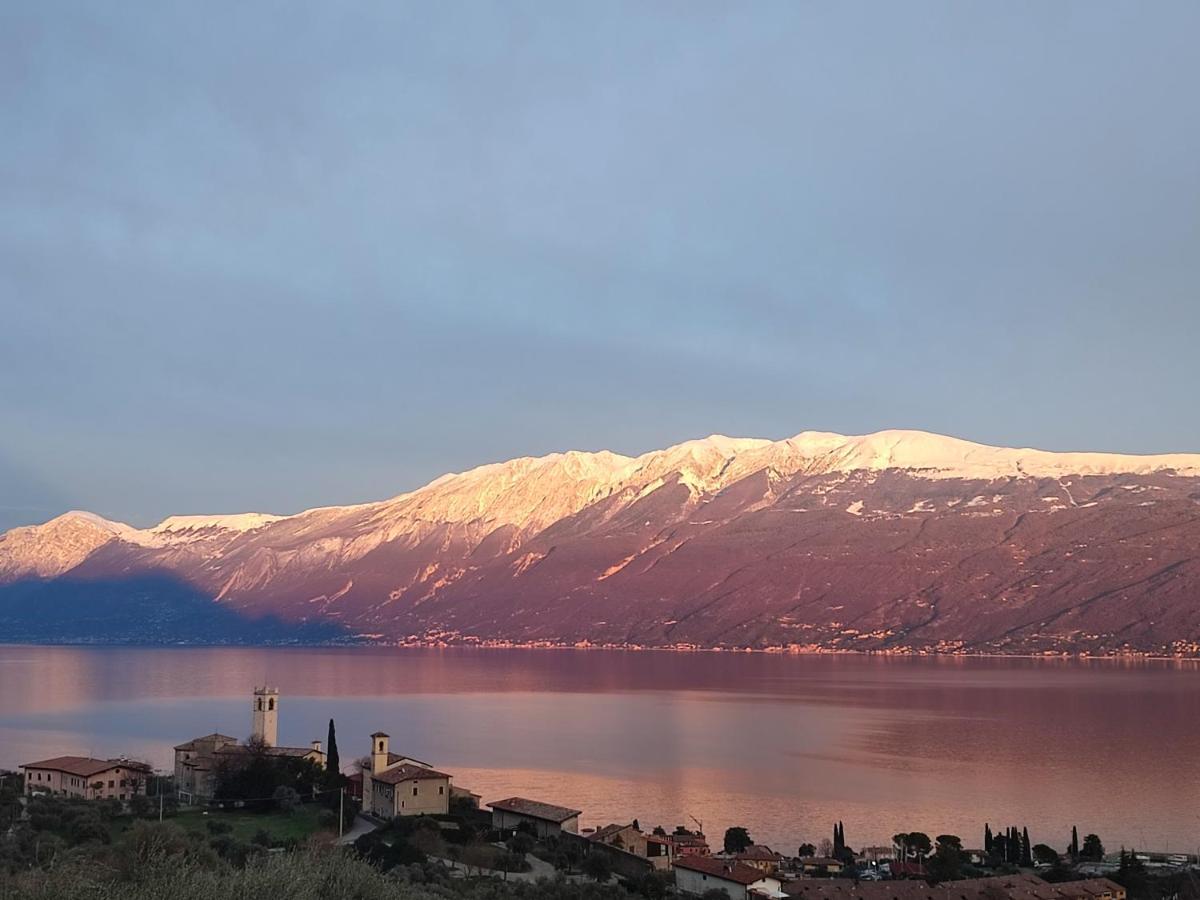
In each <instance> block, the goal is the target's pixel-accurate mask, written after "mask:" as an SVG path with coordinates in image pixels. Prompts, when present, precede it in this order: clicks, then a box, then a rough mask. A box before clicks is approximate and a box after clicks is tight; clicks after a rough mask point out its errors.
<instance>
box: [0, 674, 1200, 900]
mask: <svg viewBox="0 0 1200 900" xmlns="http://www.w3.org/2000/svg"><path fill="white" fill-rule="evenodd" d="M280 701H281V698H280V694H279V691H278V690H277V689H276V688H272V687H269V686H264V687H259V688H256V689H255V690H254V692H253V694H252V697H251V717H250V726H251V728H250V736H249V738H248V739H247V740H246V741H244V742H243V741H241V740H239V739H237V738H235V737H232V736H229V735H224V734H220V733H213V734H207V735H203V736H200V737H195V738H192V739H190V740H187V741H184V742H182V743H180V744H178V745H176V746H175V747H174V770H173V772H172V773H170V774H169V775H167V774H164V775H159V774H156V773H155V772H154V771H153V769H152V767H151V766H150V765H149V764H148V763H145V762H140V761H136V760H132V759H124V758H117V759H94V758H91V757H84V756H59V757H54V758H50V759H44V760H38V761H32V762H28V763H25V764H23V765H22V766H21V767H20V771H19V773H10V774H8V775H7V776H0V786H3V785H5V784H6V783H7V782H8V780H9V779H12V778H18V779H19V780H20V785H21V787H20V791H21V797H20V803H19V804H18V807H20V812H19V813H17V812H14V814H13V821H12V822H9V823H0V825H3V826H4V827H5V828H6V829H7V830H6V831H5V832H0V835H3V838H4V841H5V842H7V843H13V842H15V841H17V840H18V838H19V836H20V833H21V829H22V825H23V823H24V822H27V821H29V820H31V819H32V818H34V816H36V815H37V809H38V808H39V807H38V806H37V804H39V803H46V802H53V801H55V800H61V801H64V802H73V803H80V802H82V803H85V804H93V805H96V806H97V807H98V808H99V807H103V808H105V809H107V810H109V811H110V815H109V818H111V819H116V818H119V817H120V815H121V814H122V813H126V812H132V813H140V814H142V815H143V816H146V817H149V818H150V819H153V818H155V817H157V819H158V820H159V821H160V822H161V821H163V820H164V819H165V818H167V817H171V818H173V819H178V820H179V821H182V822H189V821H190V822H197V821H199V820H200V819H203V820H204V826H205V832H206V834H207V836H208V837H209V838H210V842H211V843H212V844H213V846H214V847H215V848H217V849H218V850H220V849H222V848H224V849H225V850H226V851H228V852H230V853H234V854H235V855H238V858H241V859H243V861H244V860H245V859H246V858H248V855H249V854H248V853H247V852H246V851H245V850H244V849H243V850H241V851H235V849H234V847H235V845H234V844H233V838H232V837H230V836H229V834H228V832H231V831H233V827H232V824H231V823H236V824H240V825H246V824H257V825H261V826H264V827H258V828H257V829H256V830H255V837H254V841H255V843H256V844H257V845H258V846H257V849H258V850H260V851H263V852H283V851H286V850H288V849H294V848H295V847H296V846H297V845H298V841H299V839H300V838H302V837H307V838H309V839H313V838H316V837H317V836H318V835H320V834H321V833H324V834H325V836H326V838H327V839H328V840H329V841H330V842H336V843H337V844H341V845H346V846H352V847H353V848H354V849H355V850H357V851H358V852H359V853H361V854H362V855H363V856H364V857H365V858H367V859H369V860H373V861H376V862H380V863H382V864H383V865H385V866H387V865H388V864H389V863H390V864H391V865H395V864H397V862H400V861H412V860H414V859H417V858H418V857H419V858H422V859H424V860H425V861H426V862H432V863H433V864H435V865H441V866H443V867H444V868H445V869H446V870H447V873H448V874H449V876H450V877H453V878H460V879H461V878H479V877H493V878H500V879H503V880H509V879H514V880H526V881H528V880H536V879H560V880H564V881H566V882H572V881H574V882H576V883H581V882H584V881H593V882H612V883H614V884H622V885H625V886H627V887H630V888H633V889H635V890H637V891H638V892H640V893H643V894H647V895H649V896H662V895H664V894H667V893H675V894H679V895H683V896H690V897H705V898H707V900H718V898H720V900H724V898H728V900H752V898H755V900H762V898H771V900H783V898H803V900H1005V898H1008V900H1127V897H1128V893H1127V888H1126V886H1125V885H1124V884H1122V883H1121V881H1122V880H1124V881H1128V880H1129V879H1128V878H1124V879H1122V876H1127V875H1128V874H1129V873H1130V872H1131V871H1132V872H1136V873H1139V876H1144V874H1145V873H1146V872H1148V871H1152V870H1155V869H1161V870H1169V871H1184V872H1189V873H1190V872H1191V867H1194V866H1196V865H1197V864H1198V862H1200V861H1198V860H1197V858H1196V857H1194V856H1190V855H1186V854H1175V855H1167V854H1150V853H1145V852H1141V853H1136V852H1134V851H1130V852H1129V853H1126V851H1125V850H1124V849H1122V851H1121V852H1120V854H1106V853H1105V851H1104V848H1103V845H1102V844H1101V843H1100V840H1099V838H1098V837H1097V836H1096V835H1092V834H1089V835H1087V836H1086V837H1085V839H1084V841H1083V843H1082V844H1080V842H1079V837H1078V834H1077V833H1074V834H1072V837H1071V842H1070V845H1069V846H1067V847H1066V850H1065V852H1062V853H1059V852H1058V851H1055V850H1053V849H1052V848H1050V847H1048V846H1047V845H1045V844H1034V845H1031V843H1030V839H1029V835H1028V831H1027V830H1024V829H1017V828H1015V827H1011V828H1008V829H1006V830H1003V831H998V832H997V833H996V834H993V832H992V829H991V827H990V825H985V826H984V833H983V844H982V846H980V847H979V848H977V849H972V848H970V847H968V846H965V845H964V843H963V841H962V839H961V838H959V837H958V836H955V835H938V836H937V837H936V838H932V839H931V838H930V837H929V836H927V835H925V834H923V833H920V832H911V833H907V834H898V835H896V836H895V837H894V839H893V842H892V844H891V845H888V846H874V847H864V848H862V849H861V850H859V851H857V852H856V851H855V850H853V849H852V848H851V847H850V846H849V845H848V844H847V843H846V837H845V827H844V825H843V824H842V823H841V822H837V823H834V824H833V825H832V831H831V835H832V837H831V838H826V839H822V840H821V841H820V842H819V843H818V844H816V845H814V844H811V843H806V844H801V845H799V846H798V847H797V848H796V850H795V852H786V851H785V850H783V849H780V848H772V847H768V846H764V845H761V844H757V843H755V842H754V841H753V840H752V838H751V836H750V834H749V833H748V831H747V830H746V829H745V828H742V827H732V828H729V829H728V830H727V831H726V832H725V835H724V837H723V840H721V841H720V843H716V842H714V843H713V844H710V841H709V838H708V837H707V836H706V835H705V834H704V832H703V828H702V826H700V825H699V823H696V825H697V827H696V828H694V829H690V828H687V827H684V826H683V825H678V826H675V827H674V828H673V829H672V830H670V831H668V830H667V829H666V828H664V827H662V826H656V827H653V828H651V829H648V830H647V829H643V828H642V826H641V825H640V824H639V821H638V819H637V818H631V819H630V820H629V821H627V822H626V821H622V822H613V823H609V824H607V825H603V826H600V827H581V825H580V822H581V818H582V817H583V815H584V812H583V810H580V809H575V808H572V807H568V806H563V805H559V804H558V803H556V802H554V800H555V799H556V798H528V797H507V798H502V799H496V800H489V801H487V802H484V798H482V797H481V796H480V795H478V794H476V793H473V792H472V791H471V790H469V789H468V788H466V787H464V786H460V785H457V784H455V782H454V776H453V775H452V774H451V773H448V772H445V771H442V770H441V769H439V768H436V767H435V765H433V764H431V763H429V762H426V761H424V760H420V759H416V758H414V757H412V756H408V755H406V754H404V753H400V752H396V751H395V750H394V749H393V747H392V745H391V737H390V736H389V735H388V734H387V733H386V732H384V731H376V732H375V733H373V734H371V735H370V736H369V741H370V752H369V753H367V754H365V755H364V756H362V757H360V758H358V759H356V760H355V761H354V762H352V763H349V764H347V765H345V766H343V765H342V764H341V763H340V759H339V756H338V751H337V747H336V733H335V731H334V726H333V722H332V721H331V722H330V730H329V734H328V738H327V745H325V746H323V745H322V742H321V741H320V740H316V739H314V740H312V741H311V742H309V744H308V745H307V746H301V747H288V746H282V745H280V744H279V743H278V735H279V716H280ZM314 809H315V810H316V811H317V812H318V815H315V816H311V815H310V816H308V817H307V818H306V816H305V811H306V810H314ZM31 810H33V811H34V816H31V815H30V811H31ZM280 816H284V817H285V818H283V819H280ZM279 821H283V822H285V826H284V828H283V830H284V831H287V832H289V836H288V837H286V838H285V839H283V840H276V839H273V838H272V837H271V835H270V833H269V832H268V831H267V829H266V827H265V826H266V825H267V824H270V823H272V822H279ZM302 822H309V823H310V824H311V826H312V827H311V829H310V830H309V833H307V834H305V831H306V829H305V827H304V826H303V825H301V824H299V823H302ZM241 830H242V831H243V832H244V831H245V828H244V827H243V828H242V829H241ZM714 844H715V845H714ZM0 847H3V843H0ZM788 849H791V848H788Z"/></svg>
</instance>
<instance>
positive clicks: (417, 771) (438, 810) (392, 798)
mask: <svg viewBox="0 0 1200 900" xmlns="http://www.w3.org/2000/svg"><path fill="white" fill-rule="evenodd" d="M390 741H391V738H390V737H389V736H388V735H387V734H385V733H384V732H382V731H377V732H375V733H374V734H373V735H371V761H370V763H369V764H368V765H367V766H365V767H364V768H363V771H362V801H363V809H364V810H365V811H367V812H369V813H371V814H372V815H374V816H377V817H379V818H381V819H394V818H396V817H397V816H423V815H443V816H444V815H446V814H447V813H448V812H450V796H451V793H452V791H453V786H452V784H451V781H452V776H450V775H447V774H446V773H445V772H439V771H438V770H437V769H435V768H433V766H431V765H429V763H425V762H421V761H420V760H419V759H413V758H412V757H409V756H401V755H399V754H397V753H392V752H391V748H390Z"/></svg>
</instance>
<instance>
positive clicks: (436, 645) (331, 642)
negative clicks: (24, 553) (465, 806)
mask: <svg viewBox="0 0 1200 900" xmlns="http://www.w3.org/2000/svg"><path fill="white" fill-rule="evenodd" d="M4 643H6V644H10V645H14V646H18V645H25V646H36V647H54V646H61V647H131V648H138V647H145V648H171V647H179V648H186V647H242V648H251V647H262V648H272V649H275V648H287V647H294V648H297V649H303V648H319V647H394V648H397V649H426V650H433V649H481V650H597V651H605V650H608V651H612V650H616V651H629V652H646V653H734V654H768V655H780V656H863V657H867V656H874V657H896V658H905V657H947V658H953V657H959V658H971V659H1035V660H1036V659H1046V660H1145V661H1164V662H1170V661H1175V662H1189V661H1197V660H1200V643H1196V642H1186V641H1181V642H1178V644H1177V645H1176V646H1175V647H1173V648H1164V649H1163V650H1159V651H1150V650H1135V649H1126V650H1114V651H1111V652H1106V651H1091V650H1078V649H1071V648H1069V647H1064V648H1063V649H1057V650H1043V651H1041V652H1037V653H1032V652H1028V651H1013V652H1011V653H1005V652H1001V651H996V650H987V651H984V650H972V649H965V648H963V647H962V646H959V645H956V644H953V643H951V644H947V645H946V646H944V647H936V648H930V647H892V648H887V649H853V648H846V647H840V646H835V645H826V644H820V643H815V644H780V645H771V646H757V647H750V646H736V645H728V646H725V645H717V646H708V645H704V644H689V643H676V644H639V643H626V642H618V643H612V642H607V643H606V642H596V641H553V640H538V641H508V640H497V639H484V638H473V637H431V638H426V637H411V638H400V639H396V638H384V637H382V636H378V635H349V636H344V637H336V638H322V639H319V640H300V639H292V638H280V639H278V640H270V639H265V640H264V639H263V638H261V636H259V637H252V636H247V637H246V639H245V640H236V639H230V638H223V639H221V640H216V641H207V640H174V639H171V640H164V641H148V640H146V639H145V638H144V637H140V636H130V637H129V638H127V639H125V638H122V639H117V638H114V637H103V638H99V637H97V638H83V637H81V638H77V639H58V640H54V641H47V640H39V639H30V640H26V641H22V640H20V639H17V638H6V639H5V642H4Z"/></svg>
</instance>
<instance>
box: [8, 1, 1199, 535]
mask: <svg viewBox="0 0 1200 900" xmlns="http://www.w3.org/2000/svg"><path fill="white" fill-rule="evenodd" d="M221 5H222V4H207V3H194V2H187V3H172V2H164V0H153V2H146V3H139V2H132V0H131V2H120V3H101V4H96V3H91V4H85V3H79V4H64V3H57V2H49V0H13V2H7V3H4V4H3V5H0V116H2V121H0V527H7V526H11V525H15V524H19V523H24V522H36V521H42V520H44V519H46V518H49V517H50V516H52V515H55V514H57V513H59V512H61V511H63V510H65V509H70V508H86V509H92V510H95V511H96V512H99V513H101V514H103V515H106V516H110V517H113V518H119V519H123V520H125V521H129V522H132V523H134V524H149V523H151V522H153V521H157V520H158V519H159V518H161V517H163V516H165V515H167V514H169V513H181V512H226V511H241V510H250V509H254V510H264V511H273V512H290V511H295V510H298V509H301V508H304V507H307V506H312V505H321V504H333V503H348V502H354V501H363V500H369V499H379V498H382V497H387V496H391V495H393V494H396V493H398V492H400V491H402V490H406V489H410V488H412V487H415V486H418V485H420V484H422V483H424V482H425V481H427V480H429V479H431V478H433V477H434V476H436V475H438V474H440V473H442V472H445V471H450V470H461V469H464V468H468V467H470V466H473V465H476V464H479V463H483V462H488V461H493V460H498V459H506V458H510V457H513V456H520V455H527V454H543V453H547V452H550V451H554V450H561V449H568V448H578V449H600V448H610V449H613V450H617V451H621V452H626V453H635V452H642V451H645V450H648V449H651V448H655V447H661V446H665V445H668V444H671V443H675V442H678V441H680V440H684V439H687V438H691V437H699V436H703V435H706V434H710V433H713V432H720V433H726V434H733V435H747V436H762V437H773V438H779V437H786V436H790V435H792V434H795V433H796V432H799V431H801V430H805V429H826V430H834V431H843V432H849V433H862V432H867V431H874V430H878V429H881V428H892V427H899V428H921V429H926V430H931V431H937V432H943V433H949V434H954V435H958V436H962V437H968V438H971V439H975V440H981V441H984V442H989V443H999V444H1006V445H1020V446H1026V445H1032V446H1039V447H1045V448H1048V449H1100V450H1119V451H1126V452H1151V451H1200V416H1198V415H1197V409H1198V408H1200V401H1198V399H1197V388H1198V386H1200V353H1198V351H1197V347H1198V338H1200V116H1198V115H1197V105H1196V104H1197V100H1196V87H1197V85H1200V54H1198V53H1196V48H1195V38H1196V35H1197V34H1198V33H1200V4H1197V3H1195V2H1194V0H1187V2H1181V3H1171V2H1166V0H1159V2H1155V3H1150V4H1147V3H1141V2H1130V3H1111V2H1095V0H1086V2H1077V3H1073V2H1059V3H1045V2H1040V0H1039V2H1033V3H1028V4H1022V3H1018V2H1008V0H1005V2H999V0H997V2H994V3H982V2H967V3H964V2H961V0H952V2H946V3H920V2H917V3H890V2H877V3H870V4H856V3H847V2H825V3H806V2H800V0H788V2H782V3H770V2H765V0H755V2H750V3H740V4H739V3H728V2H719V3H703V2H693V0H688V2H681V3H666V2H650V3H647V2H644V0H641V2H636V3H631V4H628V5H625V4H621V3H616V2H611V0H604V2H591V3H576V2H563V3H546V2H540V0H539V2H531V3H513V2H506V3H503V4H496V5H489V4H485V3H482V2H474V0H472V2H464V3H454V2H425V3H421V4H408V3H400V2H395V0H386V2H380V3H378V4H374V3H367V2H364V3H353V4H328V3H318V4H313V5H312V6H311V7H309V8H308V9H305V8H304V4H302V3H294V2H288V3H278V4H272V3H265V2H264V3H249V4H233V3H230V4H224V9H223V10H219V9H218V7H219V6H221Z"/></svg>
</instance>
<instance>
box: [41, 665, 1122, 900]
mask: <svg viewBox="0 0 1200 900" xmlns="http://www.w3.org/2000/svg"><path fill="white" fill-rule="evenodd" d="M279 701H280V697H279V691H278V690H276V689H275V688H271V687H261V688H256V689H255V690H254V694H253V697H252V698H251V738H250V740H249V741H248V742H247V743H245V744H243V743H241V742H239V741H238V740H237V739H236V738H233V737H229V736H228V735H223V734H219V733H214V734H209V735H205V736H203V737H198V738H193V739H192V740H190V741H187V742H186V743H183V744H180V745H179V746H177V747H176V748H175V784H176V790H177V792H178V795H179V798H180V799H181V800H184V801H186V802H205V801H207V800H210V799H211V798H212V797H213V794H214V789H215V781H216V776H217V773H218V772H219V771H220V768H221V765H222V763H223V762H225V761H230V760H233V759H236V758H237V757H238V756H241V755H244V754H247V753H251V752H255V753H266V754H267V755H269V756H284V757H295V758H299V759H305V760H310V761H311V762H313V763H315V764H317V765H319V766H324V765H325V764H326V757H325V753H324V752H323V751H322V749H321V743H320V741H313V742H312V743H311V744H310V745H309V746H308V747H283V746H279V745H278V743H277V738H278V731H279ZM370 740H371V750H370V753H369V754H368V755H367V756H366V757H363V758H362V760H361V761H360V762H359V763H357V764H356V771H355V772H354V773H353V774H352V775H350V777H349V782H350V788H349V791H350V793H351V794H352V795H353V796H356V797H358V798H359V799H360V800H361V801H362V808H363V811H364V812H365V813H367V814H369V815H371V816H373V817H375V818H377V819H392V818H396V817H399V816H419V815H446V814H448V813H449V812H450V808H451V802H452V801H453V800H456V799H459V800H468V801H470V803H471V804H472V805H473V806H475V807H477V808H478V807H479V800H480V798H479V796H478V795H476V794H472V793H471V792H470V791H467V790H464V789H462V788H459V787H457V786H456V785H455V784H454V779H453V776H452V775H450V774H449V773H447V772H444V771H441V770H439V769H435V768H434V767H433V766H432V765H431V764H429V763H427V762H423V761H422V760H419V759H415V758H414V757H411V756H407V755H404V754H401V753H394V752H392V749H391V746H390V742H391V739H390V737H389V736H388V735H387V734H386V733H384V732H382V731H377V732H375V733H374V734H372V735H371V738H370ZM21 769H22V773H23V775H24V780H25V790H26V792H27V793H29V794H38V793H40V792H44V793H47V794H57V795H67V796H74V797H81V798H85V799H107V798H112V799H117V800H126V799H129V798H130V797H132V796H133V795H135V794H139V793H145V790H146V782H147V780H148V778H149V777H150V775H151V769H150V767H149V766H148V765H146V764H144V763H140V762H135V761H133V760H128V759H123V758H122V759H107V760H106V759H93V758H90V757H80V756H61V757H56V758H54V759H46V760H41V761H39V762H34V763H27V764H26V765H24V766H22V767H21ZM487 807H488V808H490V810H491V816H492V825H493V827H494V828H495V829H496V830H498V831H500V832H501V833H506V832H507V833H511V832H514V831H517V830H521V831H525V832H528V833H530V834H533V835H535V836H537V837H538V838H540V839H542V840H547V839H553V840H556V841H560V842H565V843H567V844H570V843H574V844H575V846H576V848H577V849H579V850H580V851H581V852H583V853H585V854H591V853H602V854H604V855H606V856H607V857H608V859H609V862H610V863H611V864H612V868H613V870H614V871H615V872H616V873H617V874H620V875H623V876H638V875H643V874H645V873H646V872H650V871H671V872H673V873H674V878H675V886H676V889H677V890H678V891H679V892H680V893H681V894H685V895H690V896H696V897H699V896H702V895H704V894H708V893H710V892H712V891H719V892H721V893H724V894H725V895H726V896H727V897H728V898H729V900H787V898H794V900H1126V894H1125V889H1124V888H1122V887H1121V886H1120V885H1118V884H1116V883H1115V882H1113V881H1110V880H1109V879H1107V878H1091V879H1087V880H1084V881H1074V882H1067V883H1057V884H1051V883H1049V882H1046V881H1044V880H1043V879H1041V878H1038V877H1037V876H1035V875H1031V874H1018V875H1006V876H996V877H991V878H975V879H966V880H960V881H949V882H944V883H942V884H940V885H930V884H928V883H927V882H925V881H924V880H922V879H923V876H924V872H923V870H922V869H920V864H919V862H915V863H910V862H907V861H903V862H897V861H894V860H893V861H891V862H890V863H889V864H883V863H880V864H878V865H877V866H875V867H872V866H871V865H870V863H869V862H868V861H869V860H871V859H872V858H873V857H883V856H886V855H890V853H891V851H892V850H893V848H885V847H880V848H867V851H865V852H864V854H863V855H862V856H858V857H856V856H855V855H854V854H852V853H847V852H841V853H838V852H836V849H835V853H834V855H833V856H830V857H820V856H800V857H785V856H783V855H782V854H779V853H776V852H775V851H774V850H772V849H771V848H770V847H766V846H761V845H750V846H747V847H745V848H743V849H741V850H740V851H738V852H736V853H724V852H720V853H714V852H712V850H711V849H710V847H709V845H708V842H707V840H706V838H705V836H704V834H703V833H702V831H700V830H697V831H689V830H687V829H686V828H684V827H682V826H680V827H679V828H677V829H676V830H675V831H674V833H671V834H668V833H667V832H666V831H664V830H663V829H661V828H656V829H654V831H653V832H650V833H647V832H644V831H642V829H641V827H640V826H639V825H638V823H637V820H634V821H633V822H630V823H628V824H621V823H612V824H609V825H605V826H603V827H601V828H595V829H591V828H589V829H581V828H580V816H581V815H582V813H581V811H580V810H578V809H573V808H570V807H566V806H558V805H556V804H553V803H547V802H545V801H541V800H531V799H529V798H526V797H509V798H507V799H504V800H496V801H493V802H491V803H488V804H487ZM840 835H841V826H840V823H839V825H838V826H837V828H836V829H835V837H837V838H838V842H839V843H841V842H842V840H843V839H842V838H841V837H840ZM835 846H836V845H835ZM841 849H842V851H845V845H844V843H841ZM966 852H967V854H968V855H969V856H972V855H973V854H974V851H966ZM972 858H973V856H972ZM856 862H857V863H858V864H859V865H863V866H866V867H867V868H865V869H861V870H860V869H859V868H856V867H855V866H856ZM884 865H890V871H889V874H890V875H891V876H892V878H891V879H889V880H886V881H881V880H877V879H878V878H879V877H880V876H879V872H880V870H881V869H883V868H884ZM909 866H911V867H912V869H911V871H910V870H909V869H908V868H907V867H909ZM846 867H852V870H851V871H849V872H847V871H844V870H845V869H846ZM839 875H852V876H853V877H837V876H839ZM873 879H874V880H873Z"/></svg>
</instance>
